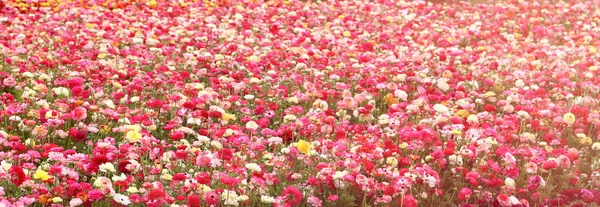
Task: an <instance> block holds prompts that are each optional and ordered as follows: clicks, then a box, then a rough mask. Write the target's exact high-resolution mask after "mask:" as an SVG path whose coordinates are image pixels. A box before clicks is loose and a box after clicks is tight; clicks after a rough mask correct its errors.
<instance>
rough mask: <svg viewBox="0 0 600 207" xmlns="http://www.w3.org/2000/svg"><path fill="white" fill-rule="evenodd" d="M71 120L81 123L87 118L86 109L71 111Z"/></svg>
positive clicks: (79, 108)
mask: <svg viewBox="0 0 600 207" xmlns="http://www.w3.org/2000/svg"><path fill="white" fill-rule="evenodd" d="M72 118H73V120H75V121H82V120H84V119H85V118H87V109H85V108H83V107H77V108H75V109H73V114H72Z"/></svg>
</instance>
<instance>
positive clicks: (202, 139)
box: [196, 135, 210, 143]
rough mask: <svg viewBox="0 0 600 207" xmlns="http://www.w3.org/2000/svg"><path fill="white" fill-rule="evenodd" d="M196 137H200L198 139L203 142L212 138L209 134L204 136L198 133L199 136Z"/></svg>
mask: <svg viewBox="0 0 600 207" xmlns="http://www.w3.org/2000/svg"><path fill="white" fill-rule="evenodd" d="M196 139H198V141H200V142H202V143H205V142H209V141H210V138H208V137H207V136H204V135H198V136H196Z"/></svg>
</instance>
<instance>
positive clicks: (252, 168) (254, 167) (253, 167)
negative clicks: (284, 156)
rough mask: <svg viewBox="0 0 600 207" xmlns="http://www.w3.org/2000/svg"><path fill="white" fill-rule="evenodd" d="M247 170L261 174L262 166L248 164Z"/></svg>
mask: <svg viewBox="0 0 600 207" xmlns="http://www.w3.org/2000/svg"><path fill="white" fill-rule="evenodd" d="M246 168H247V169H248V170H250V171H252V172H260V171H261V169H260V166H259V165H258V164H256V163H248V164H246Z"/></svg>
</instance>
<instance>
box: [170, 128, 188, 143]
mask: <svg viewBox="0 0 600 207" xmlns="http://www.w3.org/2000/svg"><path fill="white" fill-rule="evenodd" d="M183 137H185V134H184V133H183V132H182V131H179V130H175V131H173V132H172V133H171V139H173V141H179V140H181V139H183Z"/></svg>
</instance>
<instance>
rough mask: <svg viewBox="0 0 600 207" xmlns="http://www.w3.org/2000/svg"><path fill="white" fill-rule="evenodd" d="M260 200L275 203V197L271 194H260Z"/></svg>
mask: <svg viewBox="0 0 600 207" xmlns="http://www.w3.org/2000/svg"><path fill="white" fill-rule="evenodd" d="M260 202H263V203H275V198H273V197H271V196H261V197H260Z"/></svg>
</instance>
